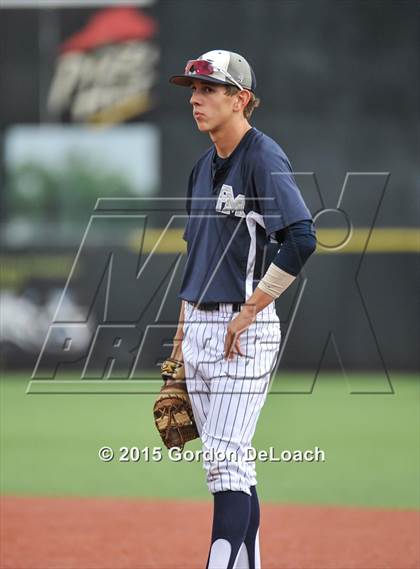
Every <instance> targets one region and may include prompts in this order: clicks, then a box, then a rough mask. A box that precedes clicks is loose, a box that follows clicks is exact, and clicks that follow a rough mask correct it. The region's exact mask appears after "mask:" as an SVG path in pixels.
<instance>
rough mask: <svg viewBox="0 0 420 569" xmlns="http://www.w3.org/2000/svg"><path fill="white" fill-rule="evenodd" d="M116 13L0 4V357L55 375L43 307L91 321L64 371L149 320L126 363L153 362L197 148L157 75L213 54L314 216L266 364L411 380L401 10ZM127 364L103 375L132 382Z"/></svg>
mask: <svg viewBox="0 0 420 569" xmlns="http://www.w3.org/2000/svg"><path fill="white" fill-rule="evenodd" d="M113 4H114V3H112V2H88V3H86V2H69V1H66V2H50V1H47V0H44V1H42V2H38V3H37V4H36V6H37V8H33V4H32V3H29V2H25V1H23V0H21V1H20V0H17V1H13V0H7V1H3V3H2V10H1V19H0V36H1V38H2V39H1V41H2V50H1V69H2V89H1V91H0V108H1V131H0V172H1V184H0V209H1V243H2V248H1V265H2V270H1V307H2V338H1V343H2V353H3V357H2V363H3V366H6V367H14V368H15V367H24V368H26V369H33V367H34V365H35V363H36V361H37V359H38V356H39V355H40V351H41V350H42V349H43V348H42V347H43V346H44V349H46V350H47V351H46V352H45V353H43V355H42V358H41V361H42V363H43V364H45V366H46V367H47V368H48V367H49V366H50V365H52V364H54V365H55V364H57V366H58V367H57V371H59V370H60V369H61V367H60V365H59V359H60V357H61V356H62V352H63V350H65V349H66V348H65V347H63V346H64V344H63V345H62V346H61V348H59V345H58V344H56V347H55V349H53V348H52V347H51V344H49V343H48V342H47V343H46V344H45V342H46V338H47V333H48V330H49V326H50V324H52V323H54V322H57V318H58V315H59V318H60V322H62V321H63V320H65V321H66V323H67V324H66V325H67V326H70V327H71V326H73V330H76V328H75V326H76V325H78V324H80V323H86V322H88V324H87V325H86V327H85V328H83V331H82V328H81V327H79V328H77V329H78V334H76V335H75V336H74V341H73V344H72V346H73V347H72V349H73V350H75V353H77V354H78V356H79V359H78V361H79V367H78V368H77V370H78V372H79V371H80V370H81V369H83V367H84V365H85V364H86V362H87V359H88V354H89V353H90V350H91V349H92V346H93V342H94V337H95V333H96V331H97V329H98V326H101V325H103V324H110V323H116V322H118V323H121V322H122V321H124V322H125V323H127V324H129V325H131V326H134V328H135V330H136V335H135V337H134V336H133V338H132V341H133V345H132V349H138V348H139V346H140V345H141V344H142V342H143V341H144V340H145V338H146V337H148V336H147V334H150V327H152V328H153V334H154V335H153V341H150V346H149V347H148V349H147V350H146V352H147V353H144V354H143V356H142V358H141V362H142V363H141V369H144V370H150V369H156V365H157V363H158V362H159V361H160V360H161V359H162V358H163V357H164V356H165V355H167V352H168V350H169V347H168V345H169V344H168V342H169V341H170V338H171V337H172V335H173V332H174V328H175V325H176V322H177V316H178V310H179V300H178V297H177V293H178V289H179V285H180V279H181V276H182V270H183V264H184V261H185V249H184V243H183V241H182V239H181V236H182V227H183V224H184V223H185V219H184V218H183V215H184V213H185V210H184V202H183V201H182V199H183V197H184V196H185V192H186V182H187V179H188V175H189V172H190V169H191V167H192V165H193V163H194V162H195V160H196V159H197V158H198V157H199V155H200V154H201V152H202V151H204V150H205V149H206V148H207V147H208V146H209V140H208V138H207V137H206V136H203V135H201V134H200V133H198V132H197V131H196V128H195V125H194V124H193V120H192V117H191V111H190V108H189V107H190V105H189V103H188V99H189V93H188V90H184V89H177V88H174V87H173V86H171V85H169V84H168V77H169V76H170V75H171V74H173V73H176V72H180V71H182V70H183V68H184V65H185V62H186V61H187V60H188V59H190V58H192V57H196V56H198V55H200V54H201V53H203V52H205V51H208V50H210V49H213V48H217V47H220V48H224V49H231V50H233V51H237V52H240V53H243V54H244V55H245V56H246V57H247V58H248V59H249V61H250V62H251V64H252V66H253V67H254V69H255V71H256V75H257V80H258V86H257V94H258V96H260V97H261V100H262V104H261V107H260V108H259V109H258V110H257V111H256V112H255V114H254V116H253V124H254V125H255V126H256V127H257V128H259V129H261V130H262V131H264V132H266V133H267V134H268V135H270V136H272V137H273V138H274V139H275V140H277V141H278V142H279V143H280V144H281V145H282V146H283V148H284V149H285V151H286V153H287V154H288V155H289V157H290V159H291V162H292V166H293V168H294V170H295V172H296V178H297V181H298V184H299V186H300V188H301V190H302V193H303V195H304V197H305V199H306V201H307V203H308V204H309V206H310V208H311V211H312V214H313V215H314V216H315V218H316V225H317V229H318V237H319V246H318V251H317V253H316V255H314V256H313V257H312V258H311V260H310V262H309V263H308V265H307V267H306V271H305V274H304V275H302V276H301V278H300V279H299V280H298V282H297V283H296V284H295V285H294V286H293V287H292V288H291V290H289V291H288V292H287V294H285V295H284V296H282V297H281V299H280V300H279V301H278V311H279V314H280V318H281V321H282V328H283V337H284V342H283V348H282V353H281V358H280V362H279V366H280V367H279V369H281V370H283V369H284V370H286V369H295V370H297V369H305V370H307V371H309V372H311V373H316V372H317V370H319V369H322V368H326V369H338V370H341V369H342V368H344V369H345V370H346V371H348V372H351V371H353V370H376V371H379V372H380V375H381V376H382V377H383V380H384V382H383V385H382V387H383V388H384V389H388V387H387V385H388V384H387V381H388V379H389V378H388V375H389V374H390V370H391V371H392V370H411V371H413V370H416V369H418V363H419V359H418V357H419V349H418V346H419V340H420V334H419V321H418V314H417V312H416V310H414V306H418V291H419V274H418V266H417V263H416V255H417V254H418V250H419V238H418V214H419V199H418V193H417V192H418V139H417V134H416V128H415V124H414V123H415V116H416V109H417V107H416V105H417V104H418V92H417V89H416V87H415V85H416V82H415V76H416V74H417V67H416V54H415V53H414V51H413V45H414V43H415V41H414V40H415V34H416V25H415V18H414V17H413V14H414V8H413V6H414V4H413V3H411V2H400V3H395V2H391V1H390V2H382V3H381V9H380V10H378V7H377V4H376V3H358V2H346V3H334V4H333V3H330V2H323V1H319V2H314V3H305V8H304V11H302V10H303V8H302V6H303V4H302V3H299V2H282V1H279V2H272V1H262V2H254V1H251V0H243V1H241V2H228V1H226V2H224V1H222V0H220V1H218V2H217V3H214V2H206V1H201V2H197V1H195V0H179V1H176V2H175V1H171V0H166V1H165V0H163V1H160V2H158V1H153V0H148V1H146V0H145V1H143V2H127V3H125V5H124V6H123V5H119V4H118V5H117V6H115V5H113ZM215 4H217V6H218V9H217V10H216V9H215ZM303 12H304V13H303ZM233 23H234V25H233ZM366 54H368V57H367V56H366ZM340 196H341V198H340ZM177 198H178V199H179V201H174V202H171V200H176V199H177ZM98 200H99V201H98ZM162 200H163V201H162ZM165 200H167V201H165ZM92 216H93V217H92ZM168 224H169V225H168ZM165 227H166V233H165V237H164V238H163V239H162V235H163V234H162V232H163V230H164V228H165ZM159 240H160V241H159ZM157 243H159V246H158V247H157V248H156V244H157ZM152 251H153V262H151V263H149V266H148V273H147V279H143V280H141V279H138V280H137V281H136V279H133V278H132V275H133V274H135V268H136V267H137V268H140V267H141V266H142V263H144V261H145V259H146V258H147V256H148V255H149V254H150V253H151V252H152ZM111 257H112V259H113V263H110V261H109V259H110V258H111ZM133 267H134V268H133ZM127 275H131V276H130V277H128V276H127ZM107 278H108V279H109V282H112V291H111V292H110V289H109V288H107V287H108V286H109V282H108V284H106V283H107V281H106V279H107ZM126 281H129V282H128V283H127V282H126ZM66 282H67V288H66V289H65V288H64V287H65V285H66ZM104 283H105V284H104ZM157 283H160V284H159V287H157ZM95 287H96V288H97V289H98V291H99V292H98V294H97V295H96V296H95V295H93V293H92V291H93V290H94V289H95V290H96V288H95ZM104 287H105V288H104ZM64 291H65V294H64ZM89 291H90V292H89ZM101 291H102V292H101ZM101 294H102V296H103V298H108V299H109V302H108V304H107V310H106V311H105V310H104V306H103V302H105V300H103V302H102V301H101V298H102V296H101ZM60 299H61V300H60ZM60 302H61V303H62V304H61V305H60ZM133 307H135V308H133ZM64 315H65V316H64ZM76 327H77V326H76ZM159 327H160V328H161V331H160V332H159ZM61 333H62V337H63V338H66V337H68V334H69V333H68V330H67V331H66V329H63V330H61ZM66 334H67V335H66ZM60 337H61V336H60ZM57 341H58V340H57ZM45 346H47V348H48V349H49V348H51V353H49V352H48V349H47V348H46V347H45ZM98 350H99V352H100V348H99V347H98ZM103 350H104V351H103V353H102V355H101V354H100V353H99V355H98V354H97V356H98V360H97V362H98V363H97V369H98V370H99V371H100V373H101V374H104V375H106V374H109V373H111V372H110V369H111V368H109V369H108V368H107V366H108V364H106V365H105V364H104V363H103V362H104V361H108V359H109V358H108V355H109V354H107V352H106V347H105V344H104V347H103ZM124 353H125V355H123V354H122V353H121V354H120V355H119V358H120V359H119V362H118V365H117V366H114V367H113V368H112V369H113V372H112V373H113V374H114V376H115V377H128V376H129V375H130V370H131V371H132V365H133V362H134V358H133V355H132V354H131V355H128V354H127V353H126V352H124ZM111 359H112V358H111ZM95 361H96V360H95ZM80 362H84V363H80ZM90 363H91V364H92V365H93V363H92V362H90ZM108 363H109V362H108ZM63 365H64V364H63ZM109 365H111V364H109ZM62 367H63V366H62ZM64 367H65V366H64ZM111 367H112V366H111ZM63 369H64V368H63ZM107 369H108V371H107ZM74 371H76V369H75V370H74ZM99 371H98V373H99ZM391 375H392V374H391Z"/></svg>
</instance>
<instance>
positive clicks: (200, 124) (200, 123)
mask: <svg viewBox="0 0 420 569" xmlns="http://www.w3.org/2000/svg"><path fill="white" fill-rule="evenodd" d="M194 118H195V123H196V125H197V128H198V130H199V131H200V132H208V131H209V130H210V124H209V121H208V120H206V119H205V118H204V117H194Z"/></svg>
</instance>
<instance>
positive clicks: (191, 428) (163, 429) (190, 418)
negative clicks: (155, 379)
mask: <svg viewBox="0 0 420 569" xmlns="http://www.w3.org/2000/svg"><path fill="white" fill-rule="evenodd" d="M161 375H162V378H163V380H164V385H163V386H162V388H161V390H160V392H159V395H158V397H157V399H156V401H155V404H154V405H153V415H154V418H155V425H156V427H157V430H158V431H159V434H160V436H161V438H162V441H163V443H164V445H165V446H166V447H167V448H172V447H180V448H181V449H183V448H184V445H185V443H186V442H188V441H191V440H193V439H196V438H197V437H198V431H197V426H196V424H195V421H194V415H193V411H192V407H191V401H190V398H189V395H188V391H187V385H186V381H185V371H184V364H183V362H180V361H177V360H174V359H172V358H168V359H167V360H165V361H164V362H163V364H162V366H161Z"/></svg>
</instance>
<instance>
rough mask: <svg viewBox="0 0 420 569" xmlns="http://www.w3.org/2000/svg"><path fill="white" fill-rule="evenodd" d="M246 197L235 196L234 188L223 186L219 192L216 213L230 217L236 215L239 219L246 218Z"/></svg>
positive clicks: (241, 195)
mask: <svg viewBox="0 0 420 569" xmlns="http://www.w3.org/2000/svg"><path fill="white" fill-rule="evenodd" d="M244 210H245V196H244V195H243V194H238V195H237V196H236V197H235V196H234V195H233V188H232V186H228V185H227V184H223V186H222V187H221V189H220V192H219V198H218V200H217V204H216V211H219V212H220V213H225V214H226V215H230V214H231V213H233V214H235V215H236V216H237V217H246V215H245V211H244Z"/></svg>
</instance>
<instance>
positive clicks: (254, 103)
mask: <svg viewBox="0 0 420 569" xmlns="http://www.w3.org/2000/svg"><path fill="white" fill-rule="evenodd" d="M225 93H226V95H229V97H233V95H236V93H239V89H238V87H236V86H235V85H226V89H225ZM250 93H251V98H250V99H249V102H248V104H247V106H246V107H245V108H244V117H245V118H246V120H249V119H250V118H251V115H252V113H253V112H254V109H256V108H257V107H259V106H260V102H261V101H260V99H259V98H258V97H256V96H255V95H254V93H253V92H252V91H250Z"/></svg>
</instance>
